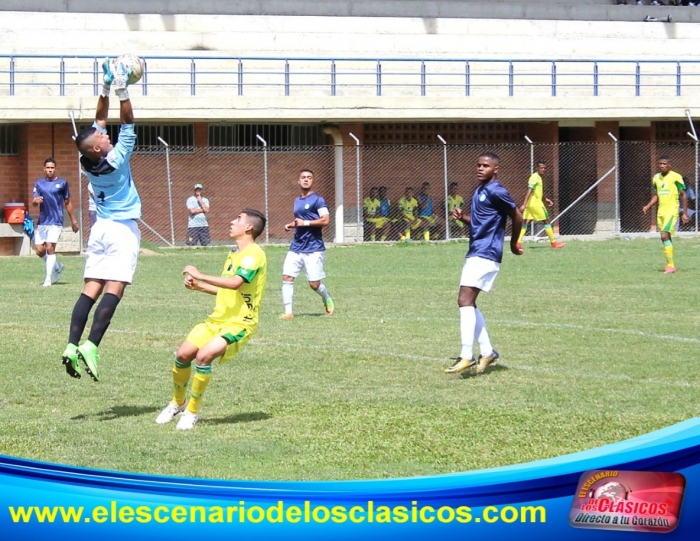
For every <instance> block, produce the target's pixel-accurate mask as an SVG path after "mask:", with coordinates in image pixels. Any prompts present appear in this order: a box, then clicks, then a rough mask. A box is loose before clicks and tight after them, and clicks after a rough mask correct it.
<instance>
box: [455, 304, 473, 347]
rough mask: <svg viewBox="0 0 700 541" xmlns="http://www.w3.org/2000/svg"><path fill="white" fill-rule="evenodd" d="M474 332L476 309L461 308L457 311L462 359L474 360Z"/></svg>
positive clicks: (469, 307) (470, 307) (471, 307)
mask: <svg viewBox="0 0 700 541" xmlns="http://www.w3.org/2000/svg"><path fill="white" fill-rule="evenodd" d="M475 330H476V309H475V308H474V307H473V306H461V307H460V309H459V336H460V339H461V340H462V351H461V352H460V354H459V356H460V357H461V358H462V359H473V358H474V331H475Z"/></svg>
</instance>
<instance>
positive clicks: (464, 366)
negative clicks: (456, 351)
mask: <svg viewBox="0 0 700 541" xmlns="http://www.w3.org/2000/svg"><path fill="white" fill-rule="evenodd" d="M475 366H476V361H475V360H474V359H462V357H457V360H455V362H454V364H453V365H452V366H450V367H449V368H445V374H459V373H460V372H464V371H465V370H471V369H472V368H474V367H475Z"/></svg>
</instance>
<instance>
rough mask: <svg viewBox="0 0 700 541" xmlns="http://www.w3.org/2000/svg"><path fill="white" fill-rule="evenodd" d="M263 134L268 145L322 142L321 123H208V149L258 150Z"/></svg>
mask: <svg viewBox="0 0 700 541" xmlns="http://www.w3.org/2000/svg"><path fill="white" fill-rule="evenodd" d="M258 135H259V136H260V137H262V138H263V139H264V140H265V142H266V143H267V146H268V148H274V147H309V146H319V145H323V144H324V143H325V135H324V133H323V126H322V125H320V124H209V151H210V152H231V151H232V150H233V149H236V150H242V149H246V148H247V149H249V150H256V149H257V150H259V149H261V148H262V142H261V141H260V140H259V139H258V138H257V136H258Z"/></svg>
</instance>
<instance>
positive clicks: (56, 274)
mask: <svg viewBox="0 0 700 541" xmlns="http://www.w3.org/2000/svg"><path fill="white" fill-rule="evenodd" d="M64 268H65V267H64V265H63V264H62V263H58V264H57V266H56V267H54V268H53V271H51V283H52V284H55V283H56V282H58V281H59V280H60V279H61V273H62V272H63V269H64Z"/></svg>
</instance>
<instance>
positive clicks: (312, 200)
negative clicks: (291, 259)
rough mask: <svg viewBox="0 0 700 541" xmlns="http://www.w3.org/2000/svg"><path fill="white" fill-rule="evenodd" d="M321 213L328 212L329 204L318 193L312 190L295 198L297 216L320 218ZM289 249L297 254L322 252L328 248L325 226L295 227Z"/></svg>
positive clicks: (309, 218)
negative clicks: (325, 240) (324, 234)
mask: <svg viewBox="0 0 700 541" xmlns="http://www.w3.org/2000/svg"><path fill="white" fill-rule="evenodd" d="M321 209H325V210H321ZM319 211H320V212H319ZM321 213H323V215H325V214H328V205H327V204H326V200H325V199H323V197H321V196H320V195H318V194H317V193H314V192H311V193H310V194H309V195H307V196H306V197H301V196H300V197H297V198H296V199H295V200H294V217H295V218H299V219H300V220H309V221H311V220H318V219H319V218H320V217H321V215H322V214H321ZM289 249H290V250H291V251H292V252H294V253H297V254H310V253H313V252H322V251H323V250H325V249H326V246H325V244H323V228H322V227H320V226H315V227H314V226H311V227H304V226H301V227H297V228H295V229H294V238H293V239H292V245H291V246H290V248H289Z"/></svg>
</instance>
